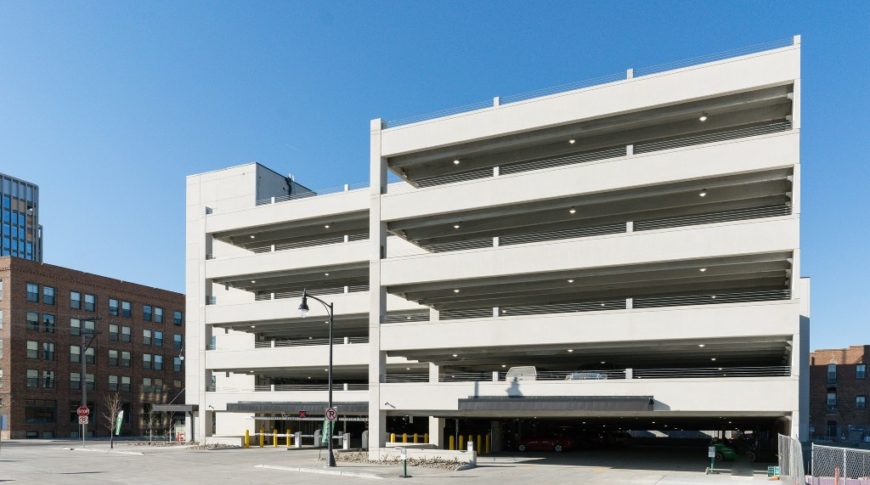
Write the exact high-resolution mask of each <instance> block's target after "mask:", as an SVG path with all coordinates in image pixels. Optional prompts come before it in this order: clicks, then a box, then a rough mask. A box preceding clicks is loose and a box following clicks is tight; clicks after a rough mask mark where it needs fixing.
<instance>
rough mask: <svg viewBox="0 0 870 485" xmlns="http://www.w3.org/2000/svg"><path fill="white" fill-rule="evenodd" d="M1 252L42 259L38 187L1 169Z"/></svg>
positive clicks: (19, 256)
mask: <svg viewBox="0 0 870 485" xmlns="http://www.w3.org/2000/svg"><path fill="white" fill-rule="evenodd" d="M0 214H2V216H0V217H2V221H3V225H2V226H0V256H14V257H18V258H23V259H29V260H32V261H39V262H42V226H40V225H39V187H38V186H36V185H35V184H32V183H30V182H26V181H24V180H21V179H17V178H14V177H10V176H8V175H5V174H2V173H0Z"/></svg>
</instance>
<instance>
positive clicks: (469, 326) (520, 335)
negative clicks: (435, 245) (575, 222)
mask: <svg viewBox="0 0 870 485" xmlns="http://www.w3.org/2000/svg"><path fill="white" fill-rule="evenodd" d="M798 311H799V303H798V302H797V301H793V300H785V301H777V302H760V303H729V304H722V305H706V306H691V307H665V308H649V309H637V310H610V311H600V312H584V313H573V314H560V315H556V314H553V315H533V316H516V317H496V318H481V319H462V320H440V321H435V322H408V323H391V324H384V325H382V329H381V348H382V349H383V350H386V351H397V350H422V349H442V348H443V349H451V348H473V347H513V346H521V345H550V344H552V345H560V344H565V345H566V346H567V345H569V344H575V343H605V342H628V341H634V342H648V343H649V344H650V345H654V344H655V342H657V341H664V340H680V339H713V338H731V337H753V336H759V337H760V336H770V335H782V336H789V337H790V336H791V335H793V334H795V333H797V331H798V329H799V322H798ZM759 322H764V324H763V325H759ZM530 328H534V329H535V331H533V332H530V331H529V329H530ZM469 336H473V337H474V338H469Z"/></svg>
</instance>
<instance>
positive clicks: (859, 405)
mask: <svg viewBox="0 0 870 485" xmlns="http://www.w3.org/2000/svg"><path fill="white" fill-rule="evenodd" d="M855 409H867V396H864V395H860V396H855Z"/></svg>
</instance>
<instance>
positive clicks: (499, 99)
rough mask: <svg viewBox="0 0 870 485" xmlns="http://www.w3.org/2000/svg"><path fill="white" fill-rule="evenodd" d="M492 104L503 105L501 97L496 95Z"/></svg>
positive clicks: (494, 105)
mask: <svg viewBox="0 0 870 485" xmlns="http://www.w3.org/2000/svg"><path fill="white" fill-rule="evenodd" d="M492 106H493V107H496V106H501V97H499V96H496V97H494V98H492Z"/></svg>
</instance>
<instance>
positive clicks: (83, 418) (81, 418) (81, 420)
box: [79, 416, 88, 424]
mask: <svg viewBox="0 0 870 485" xmlns="http://www.w3.org/2000/svg"><path fill="white" fill-rule="evenodd" d="M79 424H88V417H87V416H79Z"/></svg>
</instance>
